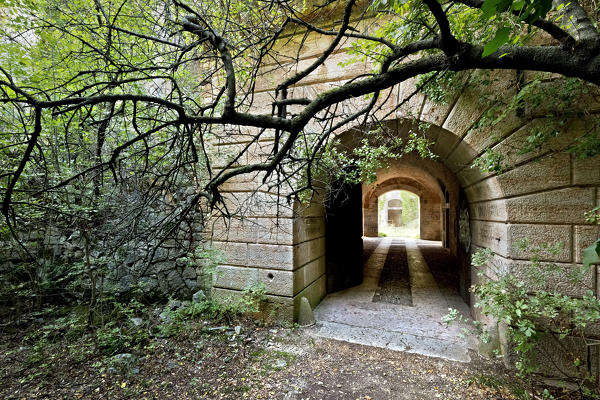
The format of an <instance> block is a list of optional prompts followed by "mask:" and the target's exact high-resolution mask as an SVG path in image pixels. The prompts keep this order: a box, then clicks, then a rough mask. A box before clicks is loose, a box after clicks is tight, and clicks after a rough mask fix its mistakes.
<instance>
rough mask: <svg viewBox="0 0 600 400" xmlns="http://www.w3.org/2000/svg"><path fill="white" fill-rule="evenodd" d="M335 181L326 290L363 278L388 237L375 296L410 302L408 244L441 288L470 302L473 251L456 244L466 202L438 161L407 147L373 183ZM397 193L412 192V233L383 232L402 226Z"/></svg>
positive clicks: (351, 284) (327, 219) (328, 211)
mask: <svg viewBox="0 0 600 400" xmlns="http://www.w3.org/2000/svg"><path fill="white" fill-rule="evenodd" d="M355 133H356V132H354V135H355ZM353 139H354V140H356V139H355V138H353ZM348 142H349V141H348V140H347V141H346V144H347V145H350V146H351V145H352V144H351V143H350V144H348ZM342 143H344V141H342ZM332 188H333V189H332V191H331V193H332V194H330V196H329V197H328V200H327V202H326V209H325V214H326V215H325V232H326V241H325V243H326V270H327V271H326V280H327V293H333V292H337V291H340V290H344V289H348V288H351V287H354V286H357V285H360V284H361V283H363V280H364V276H365V273H366V271H365V268H366V265H367V264H368V262H369V259H370V258H371V256H372V255H373V254H374V253H375V252H376V251H377V249H378V247H379V246H380V245H381V243H382V241H383V240H386V246H387V253H386V254H387V255H386V258H385V259H384V260H383V261H382V262H383V267H382V269H381V277H380V282H379V283H378V288H377V290H376V292H375V295H374V297H373V301H390V302H392V303H400V304H407V305H410V303H411V301H410V292H411V288H410V285H411V277H410V271H409V268H408V261H407V254H406V253H407V246H408V245H409V244H410V245H411V246H412V245H414V246H416V248H417V249H418V251H419V252H420V254H421V256H422V258H423V259H424V260H425V263H426V264H427V266H428V268H429V272H430V273H431V275H432V276H433V277H434V279H435V281H436V282H437V284H438V286H439V288H440V290H442V291H452V292H457V293H458V294H459V295H460V297H462V299H463V301H464V302H466V303H467V304H468V303H469V300H470V299H469V292H468V288H469V287H470V283H471V270H470V258H469V255H468V249H465V248H464V246H462V245H459V215H460V213H461V207H463V208H464V207H465V205H466V204H468V203H467V202H466V199H465V196H464V193H463V191H462V190H461V187H460V184H459V183H458V180H457V179H456V177H455V176H454V174H453V173H452V172H451V171H450V170H449V169H448V168H447V167H446V166H445V165H444V164H443V163H441V162H439V161H437V160H435V159H426V158H421V157H420V156H418V155H416V154H412V153H409V154H405V155H403V156H402V157H401V158H400V159H395V160H392V161H390V162H389V163H388V165H386V167H385V168H382V169H381V170H380V171H378V172H377V179H376V180H375V182H370V183H363V184H358V185H350V184H347V183H343V182H337V183H336V184H335V185H333V186H332ZM401 193H406V194H409V195H411V196H414V198H416V199H417V207H416V219H417V221H415V222H414V223H413V225H412V228H414V229H415V232H414V234H413V235H412V236H411V235H389V236H388V235H382V234H381V233H382V229H386V228H387V229H388V231H389V227H390V226H391V227H394V228H396V227H401V226H402V222H403V221H402V215H403V213H407V211H408V210H407V206H408V204H405V203H406V199H407V197H406V195H405V197H404V198H403V197H402V195H401ZM466 207H467V208H468V205H467V206H466ZM413 214H415V212H414V211H413ZM406 221H407V219H406V218H405V222H406ZM467 223H468V221H467ZM409 242H410V243H409ZM380 258H381V257H380ZM407 293H408V294H407Z"/></svg>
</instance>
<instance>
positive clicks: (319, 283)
mask: <svg viewBox="0 0 600 400" xmlns="http://www.w3.org/2000/svg"><path fill="white" fill-rule="evenodd" d="M326 287H327V284H326V279H325V275H323V276H321V277H320V278H319V279H317V280H316V281H314V282H313V283H311V284H310V285H309V286H308V287H307V288H305V289H304V290H303V291H301V292H300V293H298V294H297V295H296V296H294V320H297V319H298V313H299V311H300V301H301V300H302V298H303V297H306V298H307V299H308V302H309V303H310V306H311V308H313V309H314V308H315V307H316V306H317V305H318V304H319V303H320V302H321V300H322V299H323V297H325V294H326Z"/></svg>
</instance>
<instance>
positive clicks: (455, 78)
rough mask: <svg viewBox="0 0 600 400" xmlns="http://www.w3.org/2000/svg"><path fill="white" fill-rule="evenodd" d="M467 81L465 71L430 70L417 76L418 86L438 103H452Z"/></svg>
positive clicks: (430, 98)
mask: <svg viewBox="0 0 600 400" xmlns="http://www.w3.org/2000/svg"><path fill="white" fill-rule="evenodd" d="M466 83H467V80H466V79H465V75H464V73H460V72H455V71H443V72H429V73H427V74H423V75H419V77H418V78H417V87H419V88H421V92H422V93H423V94H424V95H426V96H427V98H428V99H429V100H431V101H433V102H434V103H437V104H450V102H451V101H452V100H453V99H454V98H455V97H456V96H457V95H458V94H459V93H460V92H462V90H463V89H464V88H465V86H466Z"/></svg>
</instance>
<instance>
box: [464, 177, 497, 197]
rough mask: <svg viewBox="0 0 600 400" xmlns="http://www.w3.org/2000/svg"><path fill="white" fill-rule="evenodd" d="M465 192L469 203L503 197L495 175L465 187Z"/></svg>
mask: <svg viewBox="0 0 600 400" xmlns="http://www.w3.org/2000/svg"><path fill="white" fill-rule="evenodd" d="M465 192H466V193H467V198H468V199H469V202H470V203H472V202H475V201H482V200H492V199H498V198H501V197H504V194H503V192H502V186H501V185H500V182H498V179H497V177H495V176H493V177H490V178H487V179H485V180H483V181H481V182H478V183H476V184H474V185H472V186H469V187H468V188H466V189H465Z"/></svg>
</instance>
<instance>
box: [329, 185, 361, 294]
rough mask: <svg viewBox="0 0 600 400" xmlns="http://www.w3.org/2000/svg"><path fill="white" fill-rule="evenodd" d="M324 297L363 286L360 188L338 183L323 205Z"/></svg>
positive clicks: (359, 186)
mask: <svg viewBox="0 0 600 400" xmlns="http://www.w3.org/2000/svg"><path fill="white" fill-rule="evenodd" d="M325 213H326V214H325V218H326V224H327V225H326V228H325V229H326V230H325V232H326V236H325V249H326V260H327V293H331V292H336V291H338V290H343V289H347V288H349V287H352V286H356V285H359V284H360V283H361V282H362V276H363V270H362V267H363V266H362V255H363V243H362V234H363V232H362V228H363V224H362V185H360V184H357V185H353V184H347V183H338V184H337V187H336V186H334V190H332V193H331V195H330V196H329V199H328V200H327V204H326V211H325Z"/></svg>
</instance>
